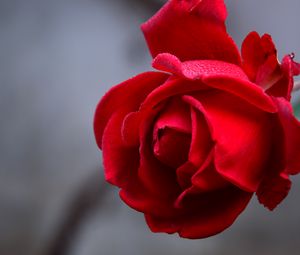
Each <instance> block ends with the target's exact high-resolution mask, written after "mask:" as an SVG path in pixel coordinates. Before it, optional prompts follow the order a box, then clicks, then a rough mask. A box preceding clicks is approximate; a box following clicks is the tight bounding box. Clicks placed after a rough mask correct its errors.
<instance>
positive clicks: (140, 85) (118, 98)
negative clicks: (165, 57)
mask: <svg viewBox="0 0 300 255" xmlns="http://www.w3.org/2000/svg"><path fill="white" fill-rule="evenodd" d="M167 77H168V75H166V74H163V73H158V72H147V73H142V74H140V75H138V76H135V77H133V78H131V79H129V80H127V81H125V82H123V83H121V84H119V85H117V86H115V87H113V88H112V89H111V90H109V91H108V92H107V93H106V94H105V95H104V97H103V98H102V99H101V101H100V102H99V104H98V106H97V109H96V112H95V117H94V132H95V136H96V142H97V144H98V146H99V148H102V136H103V132H104V129H105V127H106V125H107V123H108V121H109V119H110V118H111V116H112V115H113V113H115V112H120V111H122V112H123V113H129V112H131V111H135V110H137V109H138V108H139V106H140V104H141V102H142V101H143V100H144V99H145V97H146V96H147V95H148V94H149V93H150V92H151V91H152V90H153V89H154V88H156V87H158V86H159V85H161V84H162V83H163V82H164V81H165V80H166V79H167Z"/></svg>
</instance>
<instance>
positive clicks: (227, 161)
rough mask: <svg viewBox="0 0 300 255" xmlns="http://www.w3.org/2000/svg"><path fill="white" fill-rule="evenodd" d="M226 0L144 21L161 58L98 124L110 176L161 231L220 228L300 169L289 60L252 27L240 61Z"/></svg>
mask: <svg viewBox="0 0 300 255" xmlns="http://www.w3.org/2000/svg"><path fill="white" fill-rule="evenodd" d="M225 18H226V9H225V5H224V3H223V1H222V0H202V1H201V0H200V1H199V0H198V1H196V0H194V1H192V0H190V1H188V0H171V1H169V2H168V3H167V4H166V5H165V6H164V7H163V8H162V9H161V10H160V11H159V12H158V13H157V14H156V15H155V16H154V17H152V18H151V19H150V20H149V21H147V22H146V23H145V24H143V25H142V30H143V32H144V34H145V37H146V40H147V43H148V46H149V48H150V51H151V53H152V56H153V57H154V58H155V59H154V61H153V67H154V68H156V69H158V70H160V71H163V72H147V73H143V74H140V75H138V76H136V77H134V78H131V79H129V80H127V81H125V82H123V83H121V84H119V85H117V86H115V87H114V88H112V89H111V90H110V91H109V92H108V93H107V94H106V95H105V96H104V97H103V98H102V100H101V101H100V103H99V105H98V107H97V110H96V114H95V121H94V130H95V135H96V140H97V144H98V146H99V147H100V148H101V149H102V150H103V161H104V169H105V177H106V180H107V181H108V182H110V183H112V184H113V185H116V186H118V187H120V188H121V191H120V196H121V198H122V199H123V201H124V202H125V203H126V204H128V205H129V206H131V207H132V208H134V209H136V210H138V211H140V212H143V213H144V214H145V218H146V221H147V223H148V225H149V227H150V228H151V230H152V231H154V232H167V233H175V232H178V233H179V235H180V236H182V237H186V238H203V237H207V236H210V235H214V234H216V233H218V232H221V231H223V230H224V229H225V228H227V227H228V226H230V225H231V224H232V223H233V222H234V220H235V219H236V218H237V216H238V215H239V214H240V213H241V212H242V211H243V210H244V209H245V207H246V205H247V204H248V202H249V200H250V199H251V197H252V195H253V193H256V195H257V197H258V200H259V201H260V203H262V204H263V205H264V206H266V207H268V208H269V209H271V210H272V209H274V208H275V207H276V206H277V205H278V204H279V203H280V202H281V201H282V200H283V199H284V197H285V196H286V195H287V194H288V191H289V189H290V186H291V182H290V180H289V175H291V174H297V173H299V171H300V160H298V159H299V156H300V123H299V122H298V121H297V120H296V119H295V117H294V116H293V112H292V107H291V104H290V102H289V101H290V94H291V90H292V87H293V76H294V75H298V74H299V73H300V65H299V64H297V63H295V62H294V61H293V57H292V56H286V57H284V59H283V61H282V63H281V64H280V63H279V62H278V61H277V56H276V49H275V46H274V44H273V42H272V39H271V37H270V36H269V35H264V36H262V37H260V36H259V35H258V34H257V33H256V32H252V33H250V34H249V35H248V36H247V38H246V39H245V41H244V43H243V46H242V54H241V55H242V56H240V54H239V51H238V49H237V47H236V45H235V44H234V42H233V40H232V39H231V38H230V37H229V35H228V34H227V33H226V28H225V25H224V21H225Z"/></svg>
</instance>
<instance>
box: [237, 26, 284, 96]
mask: <svg viewBox="0 0 300 255" xmlns="http://www.w3.org/2000/svg"><path fill="white" fill-rule="evenodd" d="M242 57H243V69H244V71H245V72H246V73H247V75H248V77H249V79H250V80H251V81H252V82H254V83H256V84H258V85H259V86H261V87H262V88H263V89H264V90H266V89H268V88H270V87H271V86H273V85H274V84H275V83H276V82H277V81H278V80H279V79H280V78H281V76H282V72H281V70H280V65H279V62H278V60H277V50H276V48H275V45H274V43H273V41H272V38H271V36H270V35H268V34H264V35H263V36H262V37H260V36H259V34H258V33H257V32H255V31H254V32H251V33H249V35H248V36H247V37H246V38H245V40H244V42H243V44H242Z"/></svg>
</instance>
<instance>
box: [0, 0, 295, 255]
mask: <svg viewBox="0 0 300 255" xmlns="http://www.w3.org/2000/svg"><path fill="white" fill-rule="evenodd" d="M164 2H165V1H159V0H157V1H154V0H152V1H151V0H148V1H146V0H144V1H141V0H110V1H108V0H51V1H50V0H48V1H47V0H0V118H1V123H0V135H1V140H0V254H1V255H60V254H64V255H83V254H84V255H102V254H103V255H114V254H122V255H123V254H124V255H127V254H128V255H140V254H146V255H147V254H149V255H150V254H159V255H160V254H173V255H177V254H178V255H179V254H186V255H192V254H199V255H211V254H217V255H226V254H245V255H248V254H249V255H250V254H258V255H269V254H272V255H277V254H290V255H296V254H299V250H300V177H294V178H293V184H294V185H293V188H292V190H291V192H290V194H289V196H288V197H287V198H286V200H285V201H284V202H283V203H282V204H281V205H280V206H279V207H278V208H277V209H276V210H275V211H274V212H272V213H271V212H269V211H267V210H266V209H265V208H263V207H262V206H260V205H258V202H257V201H256V197H254V198H253V200H252V202H251V203H250V205H249V207H248V209H247V210H246V211H245V212H244V213H243V214H242V215H241V216H240V217H239V218H238V220H237V221H236V222H235V224H234V225H233V226H232V227H231V228H229V229H228V230H227V231H225V232H224V233H222V234H220V235H217V236H215V237H211V238H208V239H204V240H193V241H192V240H184V239H180V238H178V237H177V236H176V235H172V236H170V235H166V234H153V233H151V232H150V230H149V229H148V228H147V226H146V224H145V222H144V219H143V215H142V214H140V213H137V212H135V211H133V210H131V209H130V208H128V207H127V206H126V205H124V204H123V203H122V202H121V200H120V199H119V198H118V190H117V189H116V188H113V187H111V186H109V185H108V184H106V183H104V181H103V173H102V169H101V153H100V151H99V150H98V148H97V146H96V144H95V141H94V136H93V130H92V122H93V114H94V109H95V106H96V104H97V102H98V100H99V99H100V97H101V96H102V95H103V93H104V92H105V91H106V90H108V89H109V88H110V87H111V86H112V85H114V84H117V83H119V82H121V81H122V80H125V79H127V78H129V77H130V76H133V75H134V74H137V73H139V72H142V71H145V70H148V69H149V68H150V63H151V58H150V56H149V53H148V51H147V47H146V44H145V42H144V39H143V36H142V33H141V32H140V30H139V26H140V24H141V23H142V22H143V21H145V20H146V19H148V18H149V17H150V16H151V15H152V14H153V13H154V12H155V11H156V10H157V9H158V8H159V7H160V6H161V5H162V4H163V3H164ZM226 3H227V4H228V11H229V18H228V21H227V23H228V26H229V32H230V33H231V35H232V36H233V38H234V39H235V40H236V41H237V43H238V44H239V45H240V43H241V41H242V39H243V38H244V37H245V36H246V34H247V33H248V32H249V31H251V30H257V31H258V32H260V33H264V32H267V33H270V34H271V35H272V36H273V39H274V41H275V43H276V45H277V48H278V51H279V56H280V58H281V57H282V56H283V55H284V54H286V53H290V52H295V53H296V60H298V61H300V32H299V11H300V1H299V0H287V1H280V0H252V1H246V0H240V1H235V0H228V1H226ZM297 101H298V99H297V97H295V98H294V102H295V103H297Z"/></svg>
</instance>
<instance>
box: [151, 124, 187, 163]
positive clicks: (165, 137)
mask: <svg viewBox="0 0 300 255" xmlns="http://www.w3.org/2000/svg"><path fill="white" fill-rule="evenodd" d="M190 143H191V135H190V134H187V133H183V132H180V131H177V130H175V129H172V128H168V127H165V128H164V129H159V130H158V135H157V138H156V139H155V141H154V146H153V151H154V155H155V156H156V158H157V159H159V160H160V161H161V162H163V163H164V164H166V165H168V166H171V167H173V168H177V167H179V166H180V165H182V164H183V163H184V162H186V161H187V159H188V152H189V147H190Z"/></svg>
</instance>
